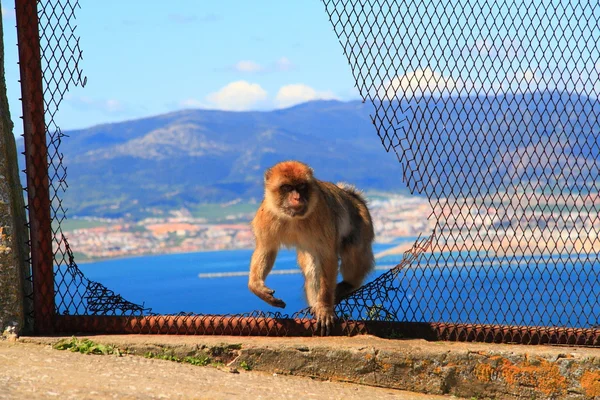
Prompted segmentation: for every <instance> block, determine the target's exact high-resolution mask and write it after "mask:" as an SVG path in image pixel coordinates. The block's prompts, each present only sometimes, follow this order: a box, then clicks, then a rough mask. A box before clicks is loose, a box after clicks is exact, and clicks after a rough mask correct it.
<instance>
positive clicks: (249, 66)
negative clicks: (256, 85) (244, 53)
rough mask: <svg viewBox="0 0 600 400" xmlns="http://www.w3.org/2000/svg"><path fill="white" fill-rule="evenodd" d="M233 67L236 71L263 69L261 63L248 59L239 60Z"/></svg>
mask: <svg viewBox="0 0 600 400" xmlns="http://www.w3.org/2000/svg"><path fill="white" fill-rule="evenodd" d="M234 68H235V70H236V71H238V72H260V71H262V70H264V68H263V67H262V65H260V64H258V63H255V62H254V61H250V60H242V61H239V62H238V63H236V64H235V65H234Z"/></svg>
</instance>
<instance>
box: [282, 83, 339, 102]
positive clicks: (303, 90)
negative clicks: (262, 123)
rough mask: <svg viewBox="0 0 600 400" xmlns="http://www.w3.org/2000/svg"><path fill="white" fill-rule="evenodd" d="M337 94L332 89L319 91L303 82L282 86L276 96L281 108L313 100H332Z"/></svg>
mask: <svg viewBox="0 0 600 400" xmlns="http://www.w3.org/2000/svg"><path fill="white" fill-rule="evenodd" d="M336 98H337V96H336V95H335V94H334V93H332V92H331V91H325V92H318V91H316V90H315V89H313V88H311V87H310V86H307V85H304V84H302V83H298V84H292V85H285V86H282V87H281V88H280V89H279V91H278V92H277V95H276V96H275V104H276V105H277V107H279V108H285V107H290V106H293V105H295V104H299V103H304V102H307V101H311V100H318V99H320V100H332V99H336Z"/></svg>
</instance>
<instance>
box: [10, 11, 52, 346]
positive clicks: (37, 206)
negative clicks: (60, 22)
mask: <svg viewBox="0 0 600 400" xmlns="http://www.w3.org/2000/svg"><path fill="white" fill-rule="evenodd" d="M15 10H16V19H17V37H18V44H19V67H20V71H21V101H22V104H23V132H24V142H25V165H26V169H27V197H28V207H29V224H30V225H29V227H30V229H29V235H30V239H31V264H32V275H33V309H34V331H35V332H36V333H44V334H48V333H52V330H53V329H52V327H53V318H54V273H53V253H52V230H51V218H50V191H49V180H48V148H47V145H46V125H45V122H44V94H43V84H42V66H41V54H40V37H39V29H38V25H39V21H38V14H37V1H36V0H16V2H15Z"/></svg>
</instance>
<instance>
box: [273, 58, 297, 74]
mask: <svg viewBox="0 0 600 400" xmlns="http://www.w3.org/2000/svg"><path fill="white" fill-rule="evenodd" d="M275 68H276V69H278V70H279V71H289V70H290V69H292V68H294V64H292V62H291V61H290V60H289V59H288V58H287V57H281V58H280V59H279V60H277V61H276V62H275Z"/></svg>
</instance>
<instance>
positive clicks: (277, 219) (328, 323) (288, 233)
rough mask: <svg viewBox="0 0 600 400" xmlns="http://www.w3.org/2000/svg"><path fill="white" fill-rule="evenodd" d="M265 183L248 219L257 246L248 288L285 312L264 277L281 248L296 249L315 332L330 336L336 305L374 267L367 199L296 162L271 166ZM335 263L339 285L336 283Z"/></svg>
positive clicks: (353, 189)
mask: <svg viewBox="0 0 600 400" xmlns="http://www.w3.org/2000/svg"><path fill="white" fill-rule="evenodd" d="M264 184H265V194H264V199H263V201H262V203H261V205H260V207H259V208H258V211H257V212H256V216H255V217H254V219H253V220H252V230H253V232H254V236H255V238H256V248H255V250H254V253H253V254H252V260H251V262H250V278H249V281H248V288H249V289H250V290H251V291H252V292H253V293H254V294H255V295H257V296H258V297H260V298H261V299H262V300H264V301H266V302H267V303H269V304H270V305H272V306H275V307H281V308H284V307H285V303H284V302H283V300H281V299H278V298H276V297H274V296H273V294H274V293H275V291H274V290H272V289H270V288H268V287H267V286H266V285H265V279H266V278H267V275H268V274H269V272H271V269H272V268H273V264H274V263H275V258H276V257H277V251H278V250H279V248H280V246H282V245H283V246H286V247H295V248H296V250H297V254H298V256H297V260H298V265H299V266H300V269H301V270H302V273H303V274H304V281H305V282H304V290H305V293H306V299H307V301H308V304H309V306H310V307H311V310H312V313H313V315H314V317H315V319H316V322H317V331H319V330H320V332H321V335H325V334H327V335H329V333H330V331H331V328H332V327H333V323H334V305H335V304H337V303H338V302H339V301H340V300H341V299H342V298H343V297H344V296H346V295H347V294H349V293H351V292H353V291H354V290H356V289H358V288H359V287H360V286H361V284H362V282H363V279H364V278H365V276H366V275H367V274H368V273H369V272H370V271H372V269H373V266H374V258H373V250H372V242H373V239H374V236H375V234H374V231H373V223H372V221H371V215H370V214H369V210H368V208H367V205H366V201H365V199H364V198H363V197H362V195H361V193H360V192H358V191H357V190H356V189H355V188H354V187H352V186H350V185H346V184H337V185H335V184H333V183H330V182H324V181H320V180H318V179H316V178H315V177H314V176H313V170H312V168H310V167H309V166H308V165H306V164H304V163H301V162H299V161H284V162H281V163H278V164H276V165H275V166H273V167H271V168H269V169H268V170H267V171H266V172H265V179H264ZM338 260H341V263H340V267H339V268H340V272H341V275H342V281H341V282H339V283H337V285H336V282H337V273H338Z"/></svg>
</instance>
